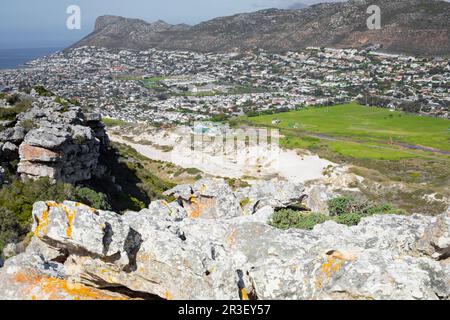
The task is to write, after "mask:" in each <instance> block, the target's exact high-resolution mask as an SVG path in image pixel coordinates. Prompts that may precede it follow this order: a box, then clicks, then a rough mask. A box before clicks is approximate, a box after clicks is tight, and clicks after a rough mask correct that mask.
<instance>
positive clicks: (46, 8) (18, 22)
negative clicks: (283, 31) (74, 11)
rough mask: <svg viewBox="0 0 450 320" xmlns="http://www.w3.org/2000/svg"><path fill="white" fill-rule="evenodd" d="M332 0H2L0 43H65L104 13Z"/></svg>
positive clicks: (172, 13) (187, 18)
mask: <svg viewBox="0 0 450 320" xmlns="http://www.w3.org/2000/svg"><path fill="white" fill-rule="evenodd" d="M331 1H333V0H322V1H320V0H303V1H302V0H35V1H30V0H2V3H1V10H0V48H37V47H63V46H68V45H70V44H72V43H74V42H75V41H77V40H79V39H81V38H82V37H83V36H85V35H87V34H89V33H90V32H91V31H92V29H93V27H94V23H95V19H96V18H97V17H98V16H100V15H104V14H113V15H121V16H125V17H130V18H140V19H144V20H146V21H156V20H159V19H162V20H165V21H167V22H169V23H181V22H184V23H188V24H195V23H198V22H201V21H204V20H208V19H211V18H214V17H218V16H225V15H230V14H234V13H240V12H250V11H256V10H260V9H264V8H273V7H278V8H286V7H289V6H290V5H292V4H293V3H298V2H301V3H306V4H312V3H318V2H331ZM70 5H78V6H80V8H81V13H82V20H81V21H82V29H81V30H68V29H67V28H66V20H67V17H68V15H67V14H66V9H67V7H68V6H70Z"/></svg>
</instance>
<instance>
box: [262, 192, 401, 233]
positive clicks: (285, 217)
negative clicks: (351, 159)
mask: <svg viewBox="0 0 450 320" xmlns="http://www.w3.org/2000/svg"><path fill="white" fill-rule="evenodd" d="M328 209H329V212H330V214H329V215H325V214H321V213H314V212H306V211H297V210H293V209H282V210H279V211H277V212H275V213H274V214H273V216H272V218H271V220H270V221H269V224H270V225H272V226H274V227H276V228H279V229H283V230H286V229H291V228H296V229H304V230H312V229H313V228H314V227H315V226H316V225H318V224H321V223H324V222H326V221H329V220H333V221H335V222H337V223H339V224H344V225H347V226H355V225H358V224H359V222H360V221H361V219H362V218H364V217H369V216H373V215H380V214H399V215H403V214H406V213H405V212H404V211H402V210H398V209H395V208H394V207H393V206H392V205H389V204H376V203H373V202H371V201H369V200H363V199H359V198H355V197H337V198H334V199H331V200H330V201H328Z"/></svg>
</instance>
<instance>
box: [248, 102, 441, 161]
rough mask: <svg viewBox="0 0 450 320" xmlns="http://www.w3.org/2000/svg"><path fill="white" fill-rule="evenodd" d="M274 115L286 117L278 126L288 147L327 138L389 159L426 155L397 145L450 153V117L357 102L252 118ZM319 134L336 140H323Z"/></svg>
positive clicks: (261, 121) (343, 148) (358, 154)
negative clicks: (392, 109)
mask: <svg viewBox="0 0 450 320" xmlns="http://www.w3.org/2000/svg"><path fill="white" fill-rule="evenodd" d="M274 118H277V119H279V120H280V121H281V123H280V125H279V126H278V127H279V128H280V129H282V133H283V134H285V135H286V139H285V141H282V143H283V144H284V145H285V146H286V147H295V146H297V147H307V148H308V147H312V146H314V145H315V144H317V143H318V142H319V141H320V140H322V141H321V142H322V143H326V144H327V145H328V146H329V147H330V148H331V149H332V150H333V151H335V152H338V153H340V154H342V155H345V156H350V157H354V158H373V159H386V160H395V159H399V158H413V157H417V156H422V153H423V152H419V151H415V150H410V149H405V148H400V147H398V146H397V145H395V144H396V143H406V144H411V145H417V146H425V147H429V148H435V149H439V150H444V151H450V121H449V120H446V119H436V118H431V117H421V116H416V115H407V114H404V113H401V112H391V111H389V110H386V109H382V108H373V107H363V106H360V105H358V104H356V103H351V104H346V105H339V106H334V107H329V108H327V107H323V108H308V109H305V110H300V111H293V112H287V113H282V114H277V115H263V116H259V117H254V118H246V119H247V120H248V121H250V122H252V123H254V124H258V125H264V126H271V122H272V120H273V119H274ZM283 129H284V130H283ZM317 134H319V135H320V134H324V135H327V136H328V138H330V139H328V138H326V137H324V138H323V139H320V136H319V137H318V136H317ZM333 138H337V139H338V141H333V140H332V139H333Z"/></svg>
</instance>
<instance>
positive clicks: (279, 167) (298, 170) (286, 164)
mask: <svg viewBox="0 0 450 320" xmlns="http://www.w3.org/2000/svg"><path fill="white" fill-rule="evenodd" d="M110 139H111V140H112V141H115V142H119V143H124V144H126V145H129V146H130V147H132V148H134V149H135V150H136V151H137V152H139V153H140V154H142V155H143V156H145V157H147V158H149V159H152V160H158V161H164V162H170V163H173V164H175V165H178V166H180V167H182V168H196V169H198V170H201V171H202V172H204V173H206V174H209V175H213V176H219V177H224V178H243V177H244V178H245V177H252V178H256V179H271V178H276V177H278V178H281V179H285V180H288V181H291V182H294V183H304V182H306V181H311V180H318V179H323V178H324V176H323V171H324V169H325V168H327V167H328V166H330V165H331V166H334V165H335V164H334V163H332V162H330V161H328V160H325V159H321V158H320V157H318V156H317V155H304V156H302V155H298V154H297V153H296V152H295V151H294V150H282V149H279V154H277V161H274V159H273V158H272V157H271V156H269V153H264V152H263V153H261V152H259V153H258V154H259V155H258V157H257V159H256V160H255V157H254V155H253V154H252V150H251V148H250V150H249V149H246V150H238V152H237V159H238V161H236V157H231V158H227V157H224V156H223V154H221V153H220V152H216V151H217V148H214V147H213V148H211V149H208V150H204V152H198V151H195V150H191V148H190V147H189V145H187V144H185V143H183V142H182V141H181V140H180V139H177V136H176V134H174V133H173V132H171V133H167V132H158V133H157V134H154V135H151V134H148V133H147V134H143V135H140V136H138V137H135V138H134V140H135V141H137V142H132V141H130V140H129V139H124V138H122V137H119V136H118V135H114V134H110ZM140 141H147V142H151V143H152V144H153V145H150V144H142V143H139V142H140ZM160 146H170V147H172V148H173V149H172V150H170V151H167V152H164V151H163V150H161V147H160ZM266 155H267V156H266Z"/></svg>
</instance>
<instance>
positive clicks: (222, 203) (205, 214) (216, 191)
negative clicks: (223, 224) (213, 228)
mask: <svg viewBox="0 0 450 320" xmlns="http://www.w3.org/2000/svg"><path fill="white" fill-rule="evenodd" d="M165 194H166V195H169V196H170V195H173V196H175V197H176V198H178V200H179V201H180V202H181V203H182V204H183V207H184V208H185V209H186V211H187V214H188V216H189V217H191V218H202V219H216V218H225V217H228V218H229V217H237V216H239V215H241V208H240V205H239V201H238V199H237V198H236V196H235V194H234V193H233V191H232V190H231V187H230V186H229V185H228V184H227V183H225V181H224V180H223V179H218V180H207V179H202V180H199V181H197V182H196V183H195V184H194V185H192V186H191V185H181V186H177V187H175V188H174V189H171V190H169V191H167V192H166V193H165Z"/></svg>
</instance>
